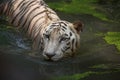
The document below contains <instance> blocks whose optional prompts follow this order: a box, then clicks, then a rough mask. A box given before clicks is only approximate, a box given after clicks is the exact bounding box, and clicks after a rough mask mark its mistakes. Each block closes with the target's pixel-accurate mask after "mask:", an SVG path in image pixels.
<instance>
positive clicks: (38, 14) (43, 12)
mask: <svg viewBox="0 0 120 80" xmlns="http://www.w3.org/2000/svg"><path fill="white" fill-rule="evenodd" d="M44 12H46V10H44V11H42V12H39V13H37V14H36V15H35V16H33V17H32V19H31V21H29V23H28V25H27V26H26V27H27V28H26V29H27V30H28V28H29V26H30V23H31V22H32V20H33V19H34V18H35V17H36V16H38V15H39V14H42V13H44ZM25 31H26V30H25Z"/></svg>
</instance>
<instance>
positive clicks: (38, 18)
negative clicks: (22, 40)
mask: <svg viewBox="0 0 120 80" xmlns="http://www.w3.org/2000/svg"><path fill="white" fill-rule="evenodd" d="M42 18H43V16H42V17H40V18H38V19H37V20H36V22H35V23H34V24H33V26H32V29H31V31H30V32H29V33H30V34H29V35H31V33H32V30H33V27H35V24H36V23H37V22H38V21H39V20H40V19H42Z"/></svg>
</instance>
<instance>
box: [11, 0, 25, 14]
mask: <svg viewBox="0 0 120 80" xmlns="http://www.w3.org/2000/svg"><path fill="white" fill-rule="evenodd" d="M16 1H17V0H16ZM23 1H24V0H23ZM23 1H21V2H20V3H19V5H18V6H17V7H16V9H15V10H13V11H12V12H11V15H12V14H13V13H14V12H15V11H16V10H17V9H18V7H19V6H20V5H21V4H22V2H23ZM12 4H13V5H14V3H12Z"/></svg>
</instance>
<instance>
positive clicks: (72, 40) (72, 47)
mask: <svg viewBox="0 0 120 80" xmlns="http://www.w3.org/2000/svg"><path fill="white" fill-rule="evenodd" d="M74 42H75V39H73V40H72V49H71V50H72V52H73V51H74V50H73V49H74Z"/></svg>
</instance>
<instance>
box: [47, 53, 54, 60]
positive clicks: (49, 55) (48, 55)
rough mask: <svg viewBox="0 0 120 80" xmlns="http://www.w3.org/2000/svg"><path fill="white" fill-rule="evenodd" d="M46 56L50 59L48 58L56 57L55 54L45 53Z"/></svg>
mask: <svg viewBox="0 0 120 80" xmlns="http://www.w3.org/2000/svg"><path fill="white" fill-rule="evenodd" d="M45 55H46V56H47V57H48V58H50V59H51V58H52V57H53V56H55V54H49V53H45Z"/></svg>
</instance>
